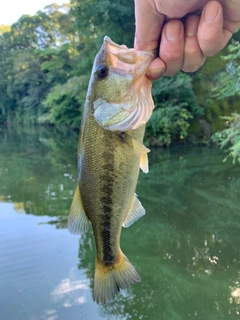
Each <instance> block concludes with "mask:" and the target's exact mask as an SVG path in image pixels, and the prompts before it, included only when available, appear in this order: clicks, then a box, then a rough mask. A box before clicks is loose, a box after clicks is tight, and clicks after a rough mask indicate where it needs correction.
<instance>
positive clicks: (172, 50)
mask: <svg viewBox="0 0 240 320" xmlns="http://www.w3.org/2000/svg"><path fill="white" fill-rule="evenodd" d="M135 19H136V33H135V44H134V46H135V48H136V49H137V50H153V49H156V48H158V49H159V55H158V57H157V58H156V59H155V60H154V61H153V62H152V63H151V65H150V67H149V69H148V72H147V76H148V77H149V78H150V79H152V80H155V79H158V78H160V77H161V76H162V75H163V74H164V75H169V76H170V75H174V74H176V73H177V72H178V71H179V70H181V69H182V70H183V71H185V72H193V71H196V70H197V69H199V68H200V67H201V66H202V65H203V64H204V62H205V60H206V57H209V56H213V55H215V54H216V53H218V52H219V51H221V50H222V49H223V48H224V47H225V45H226V44H227V42H228V41H229V39H230V38H231V37H232V34H233V32H235V31H236V30H237V28H238V27H239V26H240V0H219V1H209V0H192V1H185V0H168V1H164V0H135Z"/></svg>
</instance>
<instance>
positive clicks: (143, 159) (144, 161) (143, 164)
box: [132, 139, 150, 173]
mask: <svg viewBox="0 0 240 320" xmlns="http://www.w3.org/2000/svg"><path fill="white" fill-rule="evenodd" d="M132 141H133V149H134V152H135V153H136V154H137V155H139V156H140V165H139V166H140V168H141V169H142V171H143V172H144V173H148V156H147V153H148V152H150V149H148V148H147V147H145V146H144V145H143V144H142V143H140V142H138V141H137V140H135V139H132Z"/></svg>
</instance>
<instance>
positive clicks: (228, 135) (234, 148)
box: [212, 113, 240, 164]
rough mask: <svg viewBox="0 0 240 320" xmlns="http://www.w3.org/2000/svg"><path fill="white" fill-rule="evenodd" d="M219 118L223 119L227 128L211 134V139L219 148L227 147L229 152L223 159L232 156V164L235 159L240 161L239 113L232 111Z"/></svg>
mask: <svg viewBox="0 0 240 320" xmlns="http://www.w3.org/2000/svg"><path fill="white" fill-rule="evenodd" d="M221 118H222V119H223V120H225V123H226V125H227V128H226V129H224V130H222V131H218V132H216V133H215V134H214V135H213V136H212V140H213V141H214V142H216V143H217V144H218V145H219V146H220V148H226V147H228V152H229V154H228V156H227V157H226V158H224V160H223V161H226V160H227V159H228V158H229V157H232V158H233V163H234V164H235V163H236V161H238V162H239V163H240V114H237V113H233V114H232V115H231V116H229V117H221ZM229 145H230V147H229Z"/></svg>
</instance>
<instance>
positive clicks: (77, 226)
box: [68, 186, 91, 234]
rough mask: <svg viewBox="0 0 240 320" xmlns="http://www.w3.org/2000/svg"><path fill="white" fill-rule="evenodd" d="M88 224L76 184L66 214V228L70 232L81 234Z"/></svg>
mask: <svg viewBox="0 0 240 320" xmlns="http://www.w3.org/2000/svg"><path fill="white" fill-rule="evenodd" d="M90 224H91V222H90V221H89V219H88V217H87V216H86V213H85V211H84V209H83V204H82V199H81V194H80V188H79V186H77V188H76V191H75V194H74V197H73V201H72V204H71V208H70V211H69V215H68V230H69V232H70V233H72V234H82V233H85V232H87V231H88V228H89V226H90Z"/></svg>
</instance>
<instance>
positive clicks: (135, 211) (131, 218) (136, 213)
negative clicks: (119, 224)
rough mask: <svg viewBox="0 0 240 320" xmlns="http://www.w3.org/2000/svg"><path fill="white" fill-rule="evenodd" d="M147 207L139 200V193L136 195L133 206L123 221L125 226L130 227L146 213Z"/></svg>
mask: <svg viewBox="0 0 240 320" xmlns="http://www.w3.org/2000/svg"><path fill="white" fill-rule="evenodd" d="M145 213H146V212H145V209H144V208H143V206H142V204H141V202H140V201H139V200H138V198H137V195H136V194H135V195H134V198H133V203H132V207H131V209H130V211H129V213H128V215H127V216H126V218H125V220H124V221H123V227H124V228H127V227H130V226H131V225H132V224H133V223H134V222H135V221H137V220H138V219H139V218H141V217H142V216H144V215H145Z"/></svg>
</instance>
